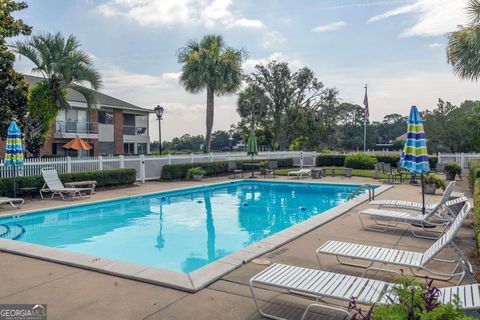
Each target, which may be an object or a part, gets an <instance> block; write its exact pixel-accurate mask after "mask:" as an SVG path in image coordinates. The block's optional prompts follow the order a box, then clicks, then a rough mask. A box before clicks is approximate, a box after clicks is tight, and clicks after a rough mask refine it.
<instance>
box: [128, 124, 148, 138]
mask: <svg viewBox="0 0 480 320" xmlns="http://www.w3.org/2000/svg"><path fill="white" fill-rule="evenodd" d="M147 133H148V132H147V127H135V126H123V134H124V135H125V136H137V137H146V136H147Z"/></svg>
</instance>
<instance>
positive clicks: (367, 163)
mask: <svg viewBox="0 0 480 320" xmlns="http://www.w3.org/2000/svg"><path fill="white" fill-rule="evenodd" d="M376 163H377V159H376V158H374V157H372V156H369V155H368V154H365V153H354V154H349V155H348V156H347V157H346V158H345V167H346V168H352V169H374V168H375V164H376Z"/></svg>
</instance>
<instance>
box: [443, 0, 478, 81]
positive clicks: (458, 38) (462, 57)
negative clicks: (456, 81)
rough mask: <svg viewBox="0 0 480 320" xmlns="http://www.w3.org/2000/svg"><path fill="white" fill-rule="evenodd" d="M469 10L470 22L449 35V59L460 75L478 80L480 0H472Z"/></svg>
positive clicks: (456, 72)
mask: <svg viewBox="0 0 480 320" xmlns="http://www.w3.org/2000/svg"><path fill="white" fill-rule="evenodd" d="M467 12H468V14H469V16H470V21H469V23H468V24H467V25H466V26H460V27H459V30H457V31H455V32H452V33H450V35H449V38H448V46H447V59H448V63H449V64H451V65H452V66H453V71H454V72H455V74H457V75H458V76H459V77H461V78H463V79H470V80H475V81H477V80H478V77H479V76H480V0H470V1H469V2H468V7H467Z"/></svg>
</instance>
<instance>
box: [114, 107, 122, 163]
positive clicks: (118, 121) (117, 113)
mask: <svg viewBox="0 0 480 320" xmlns="http://www.w3.org/2000/svg"><path fill="white" fill-rule="evenodd" d="M113 126H114V127H113V139H114V141H115V154H123V112H122V110H117V109H114V110H113Z"/></svg>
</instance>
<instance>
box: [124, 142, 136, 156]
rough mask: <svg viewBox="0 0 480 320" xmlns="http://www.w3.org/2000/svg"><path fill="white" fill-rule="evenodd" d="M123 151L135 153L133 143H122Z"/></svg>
mask: <svg viewBox="0 0 480 320" xmlns="http://www.w3.org/2000/svg"><path fill="white" fill-rule="evenodd" d="M123 153H124V154H135V143H124V144H123Z"/></svg>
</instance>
